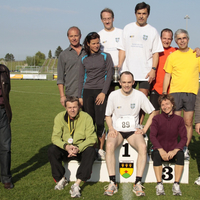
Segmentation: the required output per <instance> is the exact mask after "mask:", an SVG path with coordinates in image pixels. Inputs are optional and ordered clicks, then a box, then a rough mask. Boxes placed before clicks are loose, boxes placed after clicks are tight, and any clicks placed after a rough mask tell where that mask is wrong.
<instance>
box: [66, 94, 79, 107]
mask: <svg viewBox="0 0 200 200" xmlns="http://www.w3.org/2000/svg"><path fill="white" fill-rule="evenodd" d="M67 102H71V103H73V102H77V103H78V105H79V98H78V97H74V96H67V97H66V99H65V107H66V104H67Z"/></svg>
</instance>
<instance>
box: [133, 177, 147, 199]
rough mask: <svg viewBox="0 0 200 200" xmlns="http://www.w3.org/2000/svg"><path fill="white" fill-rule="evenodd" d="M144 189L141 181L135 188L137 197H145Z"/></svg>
mask: <svg viewBox="0 0 200 200" xmlns="http://www.w3.org/2000/svg"><path fill="white" fill-rule="evenodd" d="M142 188H145V187H144V186H143V185H142V184H141V182H140V181H139V182H138V183H137V184H135V185H134V186H133V192H134V193H135V194H136V196H145V193H144V191H143V190H142Z"/></svg>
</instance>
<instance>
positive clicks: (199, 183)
mask: <svg viewBox="0 0 200 200" xmlns="http://www.w3.org/2000/svg"><path fill="white" fill-rule="evenodd" d="M194 183H195V184H197V185H200V176H199V177H198V178H197V179H196V181H195V182H194Z"/></svg>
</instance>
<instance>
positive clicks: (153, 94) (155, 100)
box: [150, 90, 160, 110]
mask: <svg viewBox="0 0 200 200" xmlns="http://www.w3.org/2000/svg"><path fill="white" fill-rule="evenodd" d="M159 96H160V94H159V93H158V92H157V91H156V90H152V91H151V94H150V102H151V103H152V105H153V107H154V108H155V110H160V105H159V103H158V98H159Z"/></svg>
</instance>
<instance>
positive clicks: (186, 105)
mask: <svg viewBox="0 0 200 200" xmlns="http://www.w3.org/2000/svg"><path fill="white" fill-rule="evenodd" d="M171 95H172V96H173V97H174V101H175V105H176V109H175V111H181V110H184V111H194V106H195V101H196V95H195V94H193V93H185V92H177V93H171Z"/></svg>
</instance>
